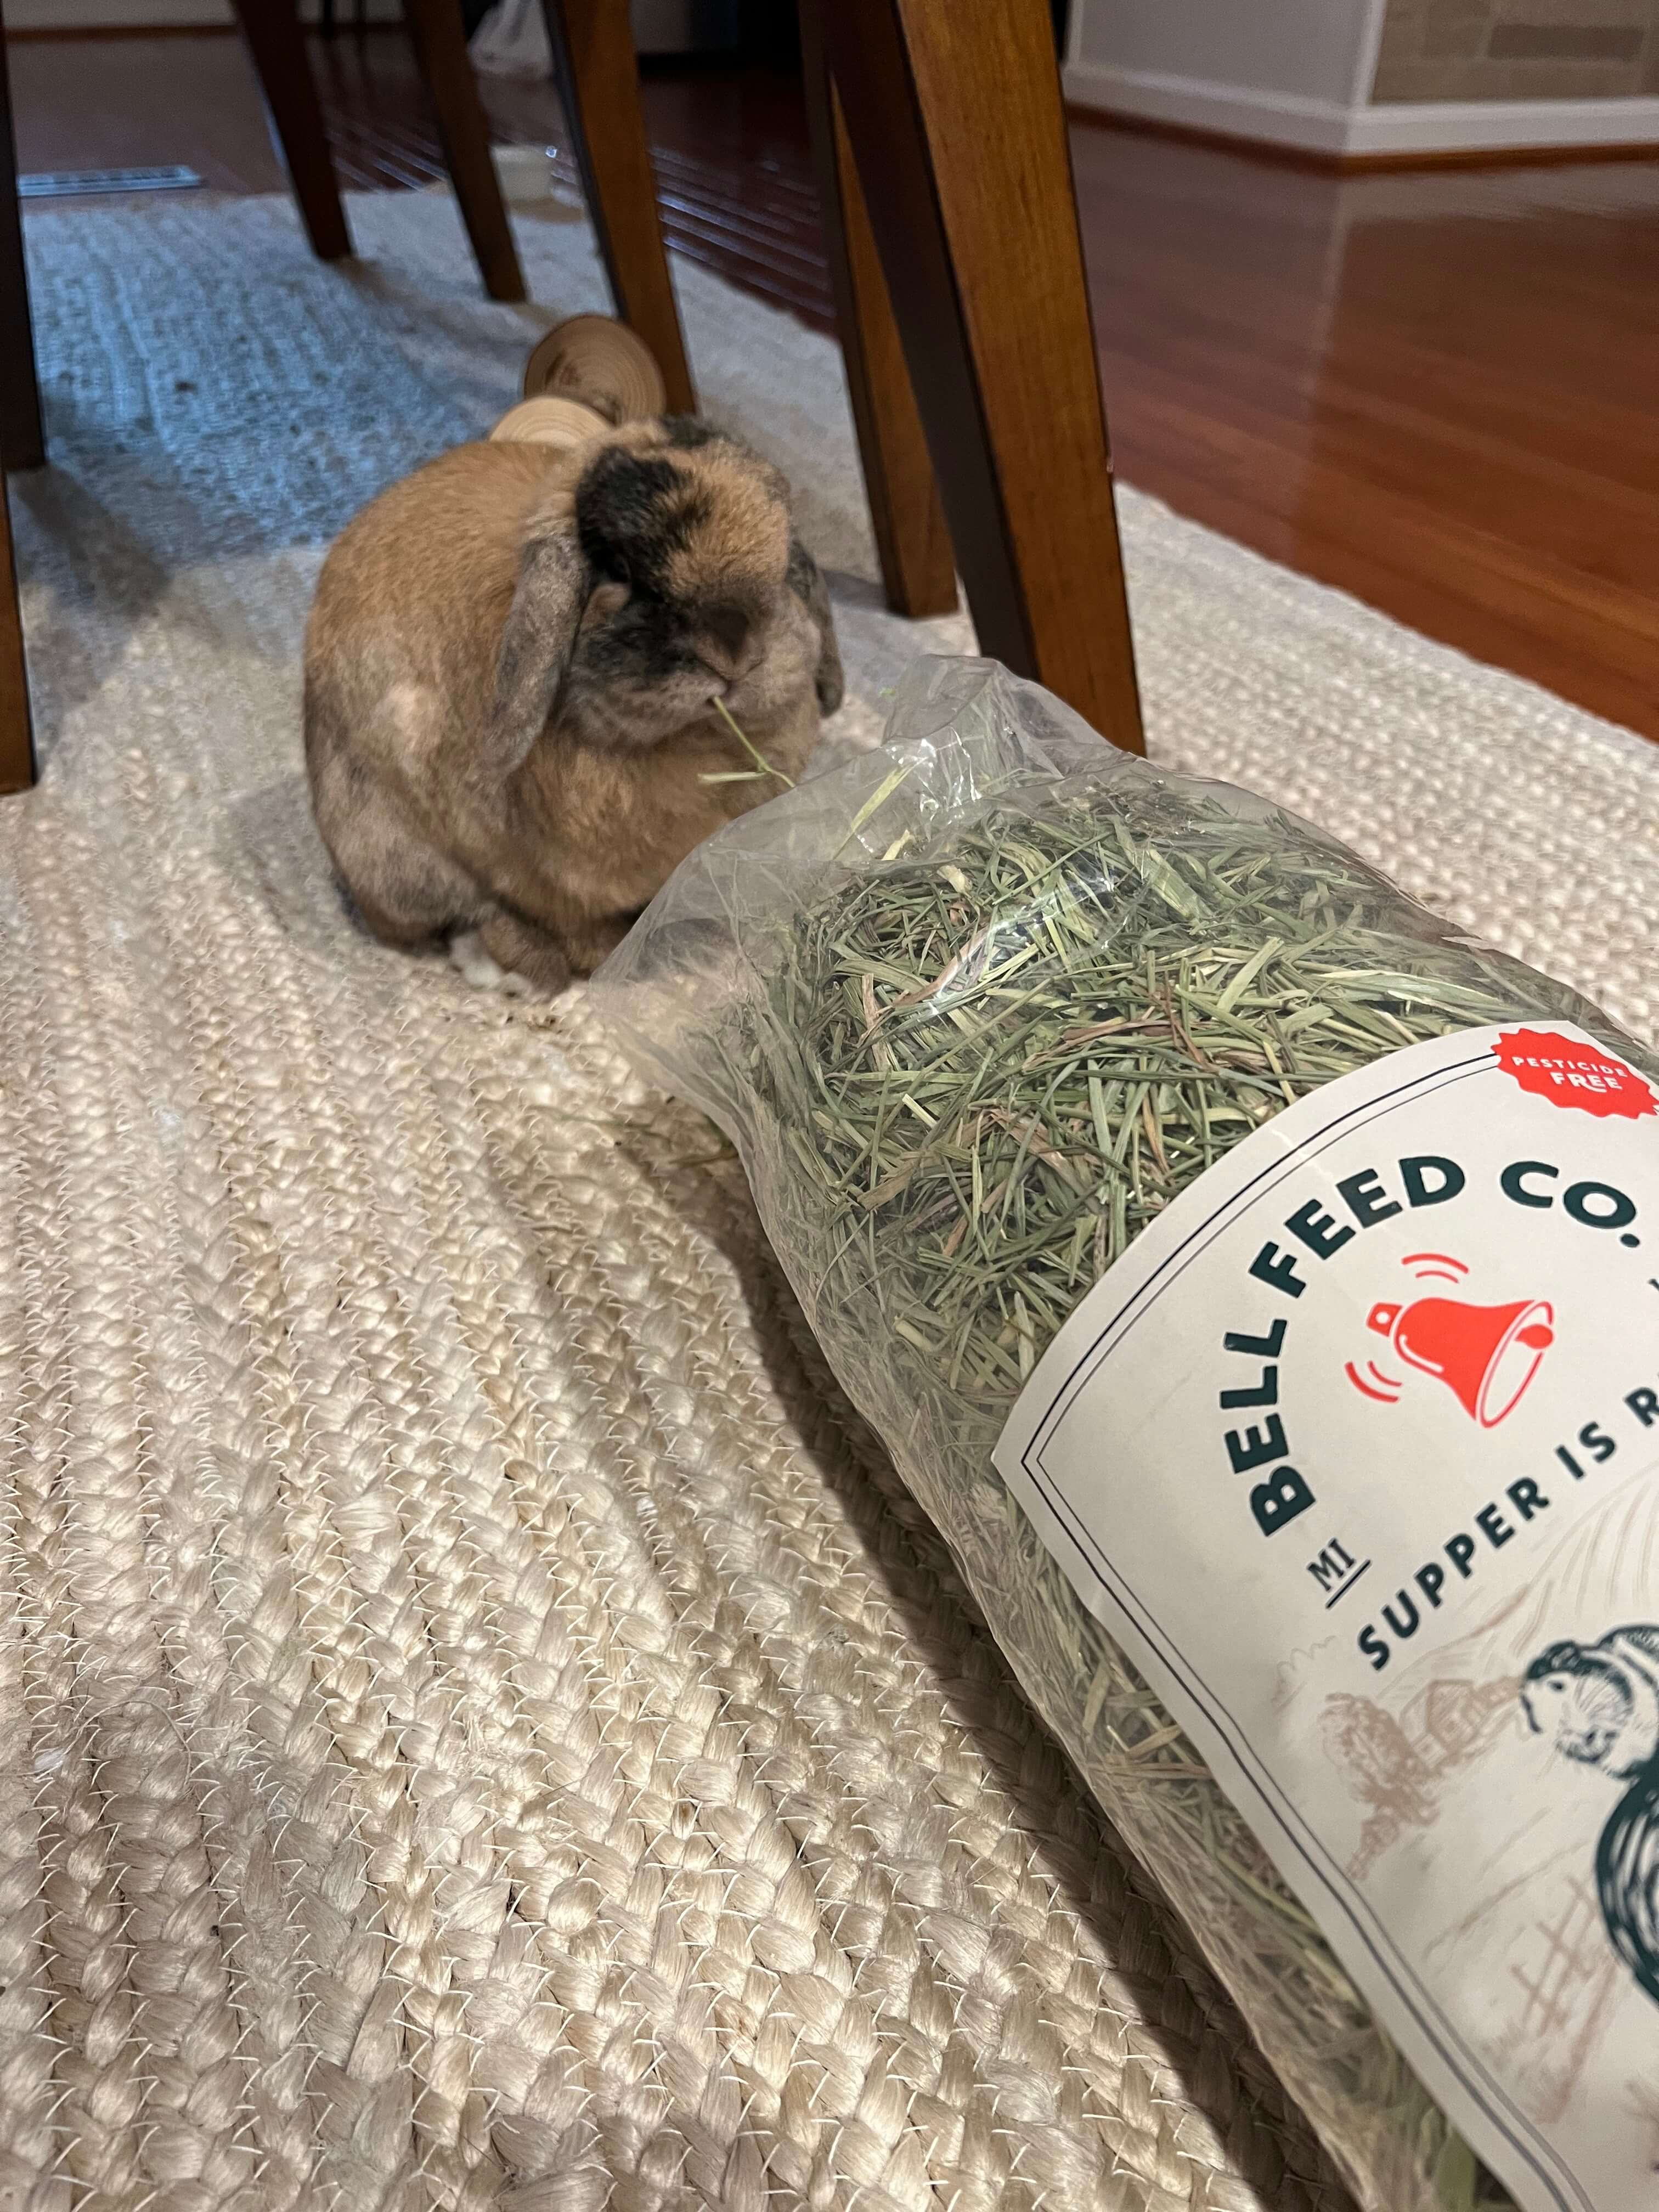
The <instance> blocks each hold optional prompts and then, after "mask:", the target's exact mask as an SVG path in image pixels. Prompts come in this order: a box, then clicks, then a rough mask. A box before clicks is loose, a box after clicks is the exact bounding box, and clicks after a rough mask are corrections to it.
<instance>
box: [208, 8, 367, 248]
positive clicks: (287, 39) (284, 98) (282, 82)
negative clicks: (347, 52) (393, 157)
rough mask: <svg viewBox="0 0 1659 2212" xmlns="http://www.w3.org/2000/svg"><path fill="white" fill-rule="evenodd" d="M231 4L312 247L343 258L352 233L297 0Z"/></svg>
mask: <svg viewBox="0 0 1659 2212" xmlns="http://www.w3.org/2000/svg"><path fill="white" fill-rule="evenodd" d="M231 4H232V6H233V7H234V9H235V10H236V21H237V23H238V24H239V25H240V29H241V33H242V36H243V38H244V40H246V43H247V50H248V54H249V57H250V58H251V59H252V63H253V70H254V74H255V76H257V77H258V80H259V90H260V92H261V93H262V94H264V103H265V112H266V115H267V116H268V117H269V118H270V135H271V137H272V139H273V140H274V141H275V143H276V151H277V153H278V154H279V155H281V156H282V160H283V167H285V168H286V169H287V171H288V173H289V182H290V183H291V184H292V185H293V187H294V197H295V199H296V200H297V201H298V202H299V204H300V219H301V222H303V223H304V224H305V227H306V236H307V238H308V239H309V240H311V250H312V252H313V253H314V254H315V255H316V257H317V258H318V259H319V261H339V260H342V259H343V258H344V257H345V256H346V255H347V254H349V252H350V251H351V234H350V232H349V230H348V229H347V228H346V219H345V210H344V209H343V207H342V206H341V204H340V187H339V184H338V182H337V179H336V177H335V174H334V157H333V155H331V153H330V152H329V150H328V133H327V131H325V129H324V128H323V109H322V103H321V101H320V100H319V99H318V97H317V86H316V82H315V80H314V79H313V76H312V74H311V63H310V60H309V58H307V53H306V38H305V31H304V29H303V27H301V21H300V11H299V9H298V8H297V7H296V5H295V0H231Z"/></svg>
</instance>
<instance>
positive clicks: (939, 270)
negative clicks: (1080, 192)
mask: <svg viewBox="0 0 1659 2212" xmlns="http://www.w3.org/2000/svg"><path fill="white" fill-rule="evenodd" d="M823 32H824V39H825V44H826V46H827V49H828V52H829V67H830V71H831V74H832V76H833V77H834V80H835V83H836V89H837V91H838V92H839V94H840V95H841V100H842V108H843V112H844V113H845V116H846V119H847V128H848V136H849V137H850V139H851V142H852V146H853V151H854V155H855V156H856V158H857V162H858V169H859V175H860V179H861V181H862V184H863V186H864V195H865V199H866V204H867V205H868V208H869V213H870V222H871V228H872V231H873V233H874V235H875V240H876V244H877V246H878V250H879V252H880V255H881V261H882V266H883V269H884V271H885V274H886V278H887V286H888V290H889V293H890V296H891V300H892V304H893V309H894V313H895V314H896V318H897V322H898V329H899V336H900V337H901V338H902V341H903V345H904V355H905V359H906V361H907V362H908V365H909V370H910V380H911V382H912V384H913V385H914V386H915V393H916V398H917V400H918V402H919V404H920V406H921V418H922V422H923V424H924V426H925V428H926V430H927V444H928V447H929V450H930V451H931V453H932V454H933V466H934V468H935V470H936V471H938V475H939V489H940V491H941V493H942V494H943V496H944V501H945V514H946V515H947V517H948V518H949V520H950V525H951V538H952V540H953V541H954V544H955V546H956V556H957V565H958V567H959V568H961V570H962V575H963V583H964V584H965V586H966V587H967V592H968V600H969V606H970V607H971V608H972V611H973V615H974V621H975V627H976V628H977V629H978V631H979V636H980V642H981V646H982V647H983V649H984V650H985V651H986V652H987V653H991V654H993V655H994V656H995V657H996V658H997V659H1000V660H1004V661H1006V663H1007V664H1008V665H1009V666H1010V667H1011V668H1012V669H1014V670H1016V671H1018V673H1019V674H1021V675H1024V676H1029V677H1033V678H1036V680H1037V681H1038V682H1039V683H1042V684H1047V685H1048V689H1049V690H1052V691H1054V692H1056V693H1058V695H1059V696H1060V697H1061V698H1062V699H1064V700H1066V702H1067V703H1068V704H1069V705H1071V706H1073V707H1074V708H1076V709H1077V711H1078V712H1079V714H1082V715H1084V716H1085V718H1086V719H1087V720H1089V721H1091V723H1093V725H1094V726H1095V727H1096V728H1097V730H1099V731H1100V732H1101V733H1102V735H1103V736H1104V737H1107V738H1110V739H1111V741H1112V742H1113V744H1117V745H1121V746H1122V747H1123V748H1124V749H1125V750H1127V751H1131V752H1140V751H1143V750H1145V740H1144V738H1143V736H1142V733H1141V726H1140V709H1139V698H1138V695H1137V692H1136V687H1135V673H1134V655H1133V647H1132V645H1131V641H1130V635H1129V617H1128V607H1127V601H1126V599H1125V596H1124V589H1123V565H1122V558H1121V551H1120V548H1119V544H1118V534H1117V518H1116V513H1115V509H1114V507H1113V502H1112V479H1111V462H1110V455H1109V448H1108V445H1107V437H1106V417H1105V410H1104V408H1103V405H1102V404H1101V397H1100V380H1099V369H1098V366H1097V360H1096V355H1095V343H1094V331H1093V325H1092V322H1091V316H1090V312H1089V295H1088V289H1087V286H1086V284H1085V277H1084V268H1083V249H1082V242H1081V240H1080V239H1079V234H1078V223H1077V204H1076V201H1075V199H1074V197H1073V190H1072V175H1071V158H1070V152H1069V149H1068V146H1067V142H1066V118H1065V113H1064V111H1063V109H1062V106H1061V104H1060V75H1059V70H1058V69H1057V67H1056V65H1055V60H1054V32H1053V27H1052V25H1051V22H1050V19H1049V12H1048V8H1047V6H1045V4H1044V0H951V5H950V6H949V7H942V6H940V5H939V0H835V4H834V5H833V6H831V7H829V8H826V9H825V10H824V12H823Z"/></svg>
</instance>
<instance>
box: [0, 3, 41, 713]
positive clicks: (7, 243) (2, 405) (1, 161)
mask: <svg viewBox="0 0 1659 2212" xmlns="http://www.w3.org/2000/svg"><path fill="white" fill-rule="evenodd" d="M45 459H46V435H45V433H44V432H43V431H42V429H41V427H40V379H39V376H38V375H37V374H36V371H35V365H34V329H33V324H32V323H31V321H30V319H29V283H28V272H27V269H26V268H25V266H24V262H23V225H22V220H21V216H20V214H19V212H18V205H17V144H16V141H15V138H14V137H13V136H12V128H11V78H10V73H9V70H7V68H6V46H5V34H4V32H3V30H0V467H3V468H8V469H38V468H39V467H40V465H41V463H42V462H43V461H44V460H45ZM0 750H3V740H0Z"/></svg>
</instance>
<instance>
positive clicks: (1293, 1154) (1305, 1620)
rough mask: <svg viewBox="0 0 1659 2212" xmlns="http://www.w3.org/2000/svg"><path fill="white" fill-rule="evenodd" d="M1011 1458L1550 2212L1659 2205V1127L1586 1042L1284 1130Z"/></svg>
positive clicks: (1447, 2099)
mask: <svg viewBox="0 0 1659 2212" xmlns="http://www.w3.org/2000/svg"><path fill="white" fill-rule="evenodd" d="M996 1458H997V1465H998V1468H999V1469H1000V1472H1001V1474H1002V1476H1003V1478H1004V1480H1006V1482H1007V1484H1008V1485H1009V1486H1010V1488H1011V1489H1012V1491H1013V1492H1015V1494H1016V1496H1018V1498H1019V1499H1020V1500H1021V1502H1022V1504H1024V1507H1025V1508H1026V1510H1027V1511H1028V1512H1029V1513H1030V1516H1031V1518H1032V1520H1033V1522H1035V1523H1036V1527H1037V1528H1038V1529H1039V1530H1040V1531H1041V1532H1042V1535H1043V1537H1044V1539H1045V1541H1047V1542H1048V1545H1049V1546H1050V1547H1051V1548H1052V1549H1053V1551H1054V1554H1055V1556H1056V1558H1057V1559H1059V1560H1060V1563H1061V1565H1063V1566H1064V1567H1065V1569H1066V1572H1067V1574H1068V1575H1069V1576H1070V1577H1071V1579H1072V1581H1073V1583H1074V1584H1075V1585H1076V1587H1077V1589H1078V1591H1079V1595H1081V1596H1082V1598H1083V1600H1084V1601H1085V1604H1087V1605H1088V1606H1089V1607H1090V1609H1091V1611H1092V1612H1093V1613H1096V1614H1097V1615H1098V1617H1099V1618H1100V1619H1101V1620H1103V1622H1104V1623H1105V1624H1106V1626H1107V1627H1108V1628H1109V1631H1110V1632H1111V1633H1112V1634H1113V1635H1114V1636H1115V1638H1117V1639H1118V1641H1119V1642H1120V1643H1121V1644H1122V1645H1123V1647H1124V1648H1125V1650H1127V1652H1128V1653H1129V1654H1130V1656H1132V1657H1133V1659H1134V1660H1135V1662H1136V1663H1137V1664H1138V1665H1139V1667H1140V1668H1142V1670H1143V1671H1144V1673H1145V1674H1146V1678H1147V1680H1149V1681H1150V1682H1151V1683H1152V1686H1154V1688H1155V1689H1157V1691H1158V1692H1159V1694H1160V1695H1161V1696H1162V1697H1163V1698H1164V1701H1165V1702H1166V1704H1167V1705H1168V1706H1169V1709H1170V1712H1171V1714H1172V1715H1173V1716H1174V1717H1176V1719H1177V1720H1179V1721H1180V1723H1182V1727H1183V1728H1184V1729H1186V1730H1187V1731H1188V1734H1189V1735H1190V1736H1191V1737H1192V1740H1193V1741H1194V1743H1195V1744H1196V1745H1197V1746H1198V1747H1199V1749H1200V1751H1201V1752H1202V1753H1203V1754H1204V1756H1205V1758H1206V1759H1207V1760H1208V1761H1209V1763H1210V1765H1211V1767H1212V1770H1213V1771H1214V1773H1215V1775H1216V1778H1217V1779H1218V1782H1219V1783H1220V1784H1221V1785H1222V1787H1223V1788H1224V1789H1225V1790H1226V1791H1227V1793H1228V1795H1229V1796H1231V1798H1232V1799H1233V1801H1234V1802H1235V1803H1236V1804H1237V1806H1238V1808H1239V1809H1240V1810H1241V1811H1242V1812H1243V1814H1244V1816H1245V1817H1246V1819H1247V1820H1249V1823H1250V1825H1251V1826H1252V1827H1253V1828H1254V1829H1255V1832H1256V1833H1257V1834H1258V1835H1259V1836H1260V1838H1261V1841H1262V1843H1263V1844H1264V1845H1265V1846H1266V1848H1267V1850H1268V1851H1269V1852H1271V1854H1272V1856H1273V1859H1274V1861H1275V1863H1277V1864H1278V1866H1279V1869H1280V1870H1281V1871H1282V1873H1283V1874H1284V1875H1285V1880H1286V1881H1287V1882H1288V1883H1289V1884H1290V1886H1291V1888H1292V1889H1293V1890H1294V1891H1295V1892H1296V1893H1297V1896H1298V1897H1299V1898H1300V1899H1302V1901H1303V1902H1304V1904H1305V1905H1307V1907H1308V1909H1309V1910H1310V1911H1311V1912H1312V1913H1313V1914H1314V1915H1315V1917H1316V1919H1317V1920H1318V1922H1319V1924H1320V1926H1321V1927H1322V1929H1324V1931H1325V1934H1326V1936H1328V1939H1329V1941H1330V1942H1331V1945H1332V1947H1333V1948H1334V1950H1335V1952H1336V1953H1337V1954H1338V1956H1339V1957H1340V1959H1341V1960H1342V1961H1343V1964H1344V1965H1345V1966H1346V1968H1347V1970H1348V1972H1350V1973H1351V1974H1352V1977H1353V1978H1354V1980H1355V1982H1356V1983H1357V1984H1358V1986H1359V1988H1360V1989H1361V1990H1364V1993H1365V1995H1366V1996H1367V1998H1368V1999H1369V2000H1370V2002H1371V2004H1372V2005H1373V2006H1374V2008H1376V2013H1377V2015H1378V2017H1379V2019H1380V2020H1381V2021H1383V2023H1384V2025H1385V2026H1386V2027H1387V2028H1388V2029H1389V2033H1390V2034H1391V2035H1393V2036H1394V2038H1395V2040H1396V2041H1397V2042H1398V2043H1399V2045H1401V2049H1402V2050H1403V2051H1405V2053H1406V2055H1407V2057H1408V2058H1409V2059H1410V2060H1411V2062H1412V2063H1413V2065H1414V2066H1415V2067H1416V2069H1417V2070H1418V2073H1419V2075H1420V2076H1421V2078H1422V2080H1423V2081H1424V2082H1425V2085H1426V2086H1427V2087H1428V2088H1429V2090H1430V2091H1431V2093H1432V2094H1433V2095H1434V2096H1435V2097H1436V2098H1437V2100H1439V2101H1440V2102H1441V2103H1442V2104H1443V2106H1444V2107H1445V2109H1446V2110H1447V2112H1449V2114H1450V2116H1451V2118H1453V2120H1454V2121H1455V2124H1457V2125H1458V2126H1459V2128H1460V2129H1461V2130H1462V2132H1463V2133H1464V2135H1465V2136H1467V2138H1468V2141H1469V2142H1471V2144H1472V2145H1473V2146H1474V2148H1475V2149H1476V2150H1477V2151H1479V2152H1480V2154H1481V2155H1482V2157H1484V2158H1485V2159H1486V2161H1487V2163H1488V2164H1489V2165H1490V2166H1492V2169H1493V2171H1494V2172H1497V2173H1498V2175H1499V2176H1500V2177H1501V2178H1502V2179H1503V2180H1504V2182H1505V2183H1506V2184H1507V2185H1508V2186H1509V2187H1510V2189H1511V2190H1512V2191H1514V2193H1515V2195H1516V2198H1517V2200H1518V2201H1519V2203H1521V2204H1522V2205H1523V2206H1525V2207H1526V2208H1527V2209H1528V2212H1545V2208H1547V2207H1548V2208H1558V2207H1559V2208H1563V2212H1565V2208H1573V2212H1638V2208H1642V2207H1649V2206H1651V2207H1659V2171H1656V2169H1659V1118H1656V1099H1655V1095H1654V1091H1653V1090H1652V1089H1651V1088H1650V1085H1648V1084H1647V1082H1646V1081H1645V1080H1644V1079H1643V1078H1642V1077H1641V1076H1640V1075H1639V1074H1638V1073H1637V1072H1636V1071H1635V1070H1633V1069H1632V1068H1630V1067H1629V1066H1627V1065H1626V1062H1624V1061H1623V1060H1619V1059H1617V1058H1616V1057H1615V1056H1614V1055H1613V1054H1610V1053H1608V1052H1607V1051H1606V1050H1605V1049H1604V1048H1601V1046H1599V1045H1597V1044H1596V1043H1595V1042H1594V1041H1593V1040H1592V1039H1591V1038H1589V1036H1586V1035H1585V1034H1584V1033H1583V1031H1582V1030H1577V1029H1574V1028H1571V1027H1552V1028H1550V1029H1548V1030H1542V1029H1539V1030H1522V1029H1516V1028H1508V1027H1505V1028H1502V1029H1498V1028H1493V1029H1480V1030H1464V1031H1462V1033H1461V1034H1459V1035H1456V1036H1449V1037H1445V1038H1442V1039H1439V1040H1437V1042H1433V1043H1431V1044H1424V1045H1414V1046H1412V1047H1410V1048H1407V1049H1405V1050H1403V1051H1401V1052H1398V1053H1395V1054H1392V1055H1390V1056H1389V1057H1388V1058H1386V1059H1383V1060H1379V1061H1377V1062H1376V1064H1375V1065H1374V1066H1371V1067H1369V1068H1366V1069H1364V1070H1363V1071H1362V1072H1361V1073H1358V1074H1356V1075H1352V1076H1347V1077H1344V1078H1343V1079H1340V1081H1338V1082H1334V1083H1332V1084H1329V1085H1326V1086H1325V1088H1323V1089H1322V1090H1321V1091H1317V1092H1316V1093H1315V1094H1314V1095H1313V1096H1312V1097H1308V1098H1304V1099H1303V1100H1301V1101H1299V1102H1298V1103H1297V1104H1296V1105H1294V1106H1291V1107H1289V1108H1287V1109H1286V1110H1285V1112H1284V1113H1283V1114H1281V1115H1279V1116H1278V1117H1277V1118H1276V1119H1275V1120H1274V1121H1272V1122H1270V1123H1269V1124H1268V1125H1267V1127H1264V1128H1262V1129H1260V1130H1258V1131H1257V1132H1256V1133H1255V1135H1254V1136H1252V1137H1250V1138H1249V1139H1247V1140H1246V1141H1245V1142H1244V1143H1243V1144H1242V1145H1240V1146H1237V1148H1236V1149H1235V1150H1234V1151H1233V1152H1231V1153H1229V1154H1228V1155H1227V1156H1226V1158H1225V1159H1223V1160H1221V1161H1220V1162H1218V1164H1217V1165H1216V1166H1214V1167H1213V1168H1212V1169H1211V1170H1209V1171H1208V1172H1207V1173H1206V1175H1205V1176H1202V1177H1201V1178H1200V1181H1199V1182H1197V1183H1195V1184H1194V1185H1193V1186H1192V1188H1189V1189H1188V1190H1187V1191H1185V1192H1184V1193H1183V1194H1182V1196H1181V1197H1180V1198H1179V1199H1177V1200H1176V1201H1175V1203H1174V1204H1173V1205H1172V1206H1170V1207H1169V1209H1168V1210H1167V1211H1166V1212H1164V1214H1162V1215H1161V1216H1160V1217H1159V1218H1158V1220H1157V1221H1156V1222H1154V1223H1153V1224H1152V1226H1151V1227H1150V1228H1149V1229H1147V1230H1146V1232H1145V1233H1144V1234H1143V1235H1142V1236H1141V1237H1139V1239H1137V1241H1136V1243H1134V1244H1133V1246H1132V1247H1131V1248H1130V1249H1129V1251H1128V1252H1127V1254H1126V1255H1124V1257H1123V1258H1122V1259H1121V1260H1120V1261H1118V1262H1117V1263H1116V1265H1115V1267H1112V1268H1110V1269H1109V1271H1108V1273H1107V1274H1106V1275H1105V1276H1104V1277H1103V1279H1102V1280H1101V1281H1100V1282H1099V1283H1098V1284H1097V1285H1096V1286H1095V1288H1094V1289H1093V1290H1092V1291H1091V1292H1090V1294H1089V1296H1088V1297H1086V1298H1085V1300H1084V1301H1083V1303H1082V1304H1081V1305H1080V1306H1079V1308H1078V1310H1077V1311H1076V1312H1075V1313H1074V1314H1073V1316H1072V1318H1071V1319H1070V1321H1069V1322H1067V1323H1066V1327H1065V1328H1063V1329H1061V1331H1060V1334H1059V1335H1058V1336H1057V1337H1056V1339H1055V1340H1054V1343H1053V1344H1052V1345H1051V1346H1050V1347H1049V1349H1048V1352H1047V1353H1046V1355H1045V1356H1044V1358H1043V1359H1042V1362H1041V1363H1040V1364H1039V1365H1038V1367H1037V1369H1036V1372H1035V1373H1034V1375H1033V1376H1032V1377H1031V1379H1030V1383H1028V1384H1027V1386H1026V1388H1025V1390H1024V1393H1023V1395H1021V1397H1020V1399H1019V1401H1018V1405H1017V1406H1016V1407H1015V1409H1014V1413H1013V1414H1012V1418H1011V1419H1010V1420H1009V1423H1008V1425H1007V1428H1006V1431H1004V1434H1003V1437H1002V1439H1001V1441H1000V1444H999V1446H998V1449H997V1455H996Z"/></svg>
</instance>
